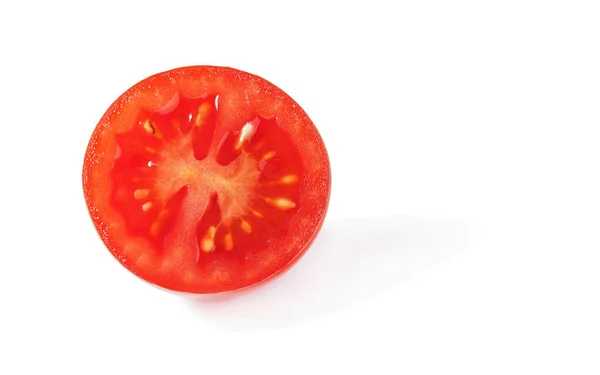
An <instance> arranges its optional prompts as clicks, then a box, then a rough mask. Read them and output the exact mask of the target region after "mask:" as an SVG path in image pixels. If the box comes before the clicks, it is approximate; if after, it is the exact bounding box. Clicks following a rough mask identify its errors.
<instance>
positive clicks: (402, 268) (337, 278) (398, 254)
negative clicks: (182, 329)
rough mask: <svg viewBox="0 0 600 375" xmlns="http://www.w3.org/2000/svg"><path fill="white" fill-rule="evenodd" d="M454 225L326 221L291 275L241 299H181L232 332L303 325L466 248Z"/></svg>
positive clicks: (461, 227) (461, 230)
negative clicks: (232, 330) (189, 302)
mask: <svg viewBox="0 0 600 375" xmlns="http://www.w3.org/2000/svg"><path fill="white" fill-rule="evenodd" d="M466 240H467V226H466V225H465V223H463V222H459V221H452V220H426V219H419V218H413V217H369V218H357V219H346V220H329V221H326V222H325V225H324V226H323V229H322V230H321V233H320V235H319V237H318V238H317V240H316V241H315V242H314V244H313V245H312V247H311V249H309V250H308V252H307V253H306V255H304V257H303V258H302V259H301V260H300V261H299V262H298V263H297V264H296V265H295V266H293V267H292V268H291V269H290V270H289V271H287V272H285V273H284V274H282V275H280V276H278V277H275V278H273V279H272V280H270V281H268V282H265V283H263V284H260V285H258V286H255V287H252V288H248V289H246V290H243V291H239V292H232V293H225V294H217V295H202V296H186V297H184V298H186V299H189V300H190V301H191V304H192V306H193V308H194V309H195V310H196V311H197V313H198V314H199V315H200V316H201V317H203V318H204V319H207V320H211V321H213V322H215V323H216V324H217V325H219V326H223V327H224V328H229V329H234V330H244V331H246V330H251V331H255V330H265V329H272V328H281V327H285V326H288V325H290V324H295V323H301V322H305V321H308V320H311V319H314V318H316V317H319V316H323V315H326V314H329V313H332V312H334V311H337V310H340V309H343V308H345V307H348V306H351V305H353V304H355V303H359V302H360V301H364V300H365V299H367V298H370V297H372V296H373V295H375V294H376V293H379V292H381V291H382V290H384V289H386V288H388V287H390V286H392V285H395V284H398V283H402V282H404V281H407V280H409V279H410V278H412V277H414V276H418V275H419V274H422V273H423V272H425V271H426V270H427V269H428V268H430V267H431V266H434V265H435V264H439V263H443V262H444V261H445V260H446V259H448V258H449V257H451V256H453V255H454V254H456V253H457V252H459V251H461V250H462V249H464V248H465V246H466Z"/></svg>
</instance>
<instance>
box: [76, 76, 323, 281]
mask: <svg viewBox="0 0 600 375" xmlns="http://www.w3.org/2000/svg"><path fill="white" fill-rule="evenodd" d="M330 186H331V172H330V165H329V158H328V156H327V151H326V149H325V145H324V144H323V141H322V139H321V136H320V135H319V133H318V131H317V129H316V128H315V126H314V124H313V123H312V121H311V120H310V119H309V117H308V116H307V114H306V113H305V112H304V111H303V110H302V108H301V107H300V106H299V105H298V104H297V103H296V102H295V101H294V100H293V99H292V98H291V97H290V96H288V95H287V94H286V93H284V92H283V91H282V90H281V89H279V88H278V87H276V86H275V85H273V84H272V83H270V82H268V81H266V80H264V79H263V78H260V77H258V76H256V75H253V74H249V73H246V72H242V71H239V70H236V69H232V68H225V67H215V66H191V67H184V68H178V69H174V70H170V71H167V72H163V73H159V74H156V75H154V76H151V77H149V78H146V79H144V80H143V81H141V82H139V83H137V84H136V85H134V86H133V87H131V88H130V89H129V90H127V91H126V92H125V93H124V94H123V95H121V96H120V97H119V98H118V99H117V100H116V101H115V102H114V103H113V104H112V105H111V106H110V108H109V109H108V110H107V111H106V113H105V114H104V116H103V117H102V118H101V120H100V122H99V123H98V125H97V126H96V128H95V130H94V132H93V134H92V137H91V139H90V142H89V144H88V147H87V151H86V154H85V160H84V166H83V190H84V196H85V200H86V203H87V205H88V209H89V212H90V215H91V217H92V220H93V222H94V225H95V226H96V229H97V231H98V233H99V234H100V236H101V238H102V240H103V241H104V243H105V244H106V246H107V247H108V249H109V250H110V251H111V253H112V254H113V255H114V256H115V257H116V258H117V259H118V260H119V261H120V262H121V263H122V264H123V265H124V266H125V267H126V268H128V269H129V270H130V271H132V272H133V273H134V274H136V275H137V276H139V277H141V278H142V279H144V280H146V281H148V282H150V283H153V284H155V285H158V286H161V287H164V288H168V289H171V290H176V291H183V292H192V293H216V292H223V291H230V290H236V289H240V288H244V287H247V286H250V285H253V284H256V283H259V282H261V281H263V280H265V279H267V278H269V277H271V276H273V275H275V274H277V273H279V272H281V271H282V270H284V269H286V268H288V267H289V266H290V265H291V264H293V262H294V261H295V260H297V259H298V258H299V257H300V256H301V255H302V254H304V252H305V251H306V250H307V249H308V247H309V246H310V245H311V243H312V242H313V240H314V239H315V236H316V235H317V234H318V232H319V230H320V228H321V226H322V223H323V220H324V218H325V214H326V211H327V206H328V203H329V194H330Z"/></svg>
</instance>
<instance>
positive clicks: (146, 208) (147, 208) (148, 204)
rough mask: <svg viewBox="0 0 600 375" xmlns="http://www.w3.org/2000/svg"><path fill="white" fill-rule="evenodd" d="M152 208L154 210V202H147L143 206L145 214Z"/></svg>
mask: <svg viewBox="0 0 600 375" xmlns="http://www.w3.org/2000/svg"><path fill="white" fill-rule="evenodd" d="M151 208H152V202H146V203H144V204H143V205H142V210H144V212H148V211H150V209H151Z"/></svg>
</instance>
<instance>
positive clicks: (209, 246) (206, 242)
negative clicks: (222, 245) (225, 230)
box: [200, 226, 217, 253]
mask: <svg viewBox="0 0 600 375" xmlns="http://www.w3.org/2000/svg"><path fill="white" fill-rule="evenodd" d="M216 233H217V227H215V226H212V227H210V228H208V230H207V231H206V234H204V236H203V237H202V239H201V240H200V250H202V251H204V252H205V253H210V252H212V251H215V234H216Z"/></svg>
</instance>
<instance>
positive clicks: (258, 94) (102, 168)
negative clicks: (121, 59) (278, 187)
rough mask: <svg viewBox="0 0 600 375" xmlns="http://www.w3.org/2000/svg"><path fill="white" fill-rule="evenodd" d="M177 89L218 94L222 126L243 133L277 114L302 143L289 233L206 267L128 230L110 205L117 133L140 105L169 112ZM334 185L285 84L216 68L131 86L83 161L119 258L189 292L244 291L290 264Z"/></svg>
mask: <svg viewBox="0 0 600 375" xmlns="http://www.w3.org/2000/svg"><path fill="white" fill-rule="evenodd" d="M178 95H180V96H183V97H186V98H196V97H201V96H206V95H219V96H220V98H219V111H221V113H222V114H221V116H222V118H223V119H225V120H223V121H221V122H220V125H219V126H220V127H221V128H222V129H223V131H226V130H230V131H238V130H239V125H240V124H243V123H245V122H247V121H249V119H250V118H251V117H252V116H255V115H257V114H258V115H261V116H263V117H265V118H276V119H277V124H278V126H279V127H280V128H281V130H282V131H285V132H286V133H287V134H289V135H290V137H291V139H292V140H294V142H296V146H297V147H298V150H299V152H300V155H301V157H302V168H303V171H304V174H303V178H302V179H301V181H299V182H298V183H299V184H300V185H299V186H300V190H301V191H302V192H303V196H302V197H303V198H302V200H301V201H299V202H297V203H298V204H297V207H296V213H294V214H293V215H291V217H290V219H289V229H288V230H287V232H286V234H285V235H282V236H281V237H278V238H275V239H274V240H273V241H271V242H269V241H268V244H267V245H265V247H264V249H256V250H255V251H254V252H250V253H248V254H247V255H245V257H242V256H241V255H239V254H238V255H234V253H233V252H232V255H227V254H219V255H214V256H213V258H214V259H210V260H207V261H206V262H205V263H202V264H200V263H199V264H200V265H199V264H194V262H193V261H191V260H190V259H191V258H190V257H189V256H188V255H189V254H188V255H181V257H180V258H178V256H168V257H162V256H161V255H157V254H158V252H157V251H156V249H154V248H153V245H152V243H151V242H149V241H147V240H146V239H144V238H142V237H135V236H132V235H131V234H130V233H128V232H127V230H126V229H125V228H126V227H127V225H126V222H125V221H124V218H123V216H122V215H120V214H119V212H118V210H116V209H115V208H114V207H112V206H111V203H110V202H111V197H110V191H111V190H112V188H111V183H112V182H111V181H110V178H108V177H109V176H110V171H111V170H112V168H113V166H114V164H115V163H114V160H115V159H116V158H117V157H118V156H119V154H120V152H121V151H120V148H119V147H117V142H116V138H117V134H123V133H124V132H127V131H128V130H130V129H131V128H132V126H133V125H132V124H134V123H135V119H136V116H137V115H138V114H139V112H140V111H150V112H161V111H162V112H168V111H169V110H170V106H172V104H173V102H174V99H173V98H176V97H177V96H178ZM203 156H204V155H203ZM330 187H331V170H330V164H329V158H328V155H327V151H326V149H325V146H324V144H323V141H322V139H321V137H320V135H319V133H318V131H317V129H316V128H315V126H314V124H313V123H312V121H311V120H310V119H309V117H308V115H307V114H306V113H305V112H304V111H303V110H302V108H301V107H300V106H299V105H298V104H297V103H296V102H295V101H294V100H293V99H292V98H290V97H289V96H288V95H287V94H285V93H284V92H283V91H282V90H281V89H279V88H278V87H276V86H275V85H273V84H271V83H270V82H268V81H266V80H264V79H262V78H260V77H258V76H255V75H252V74H249V73H246V72H242V71H239V70H236V69H232V68H224V67H215V66H190V67H183V68H178V69H174V70H170V71H167V72H163V73H159V74H156V75H153V76H151V77H149V78H147V79H144V80H142V81H140V82H139V83H137V84H136V85H134V86H133V87H131V88H130V89H129V90H127V91H126V92H125V93H124V94H123V95H121V96H120V97H119V98H118V99H117V100H116V101H115V102H114V103H113V104H112V105H111V106H110V107H109V109H108V110H107V111H106V112H105V114H104V116H103V117H102V118H101V119H100V121H99V123H98V125H97V126H96V128H95V130H94V132H93V134H92V137H91V139H90V142H89V144H88V147H87V150H86V154H85V159H84V167H83V191H84V196H85V200H86V203H87V206H88V209H89V213H90V216H91V218H92V221H93V223H94V225H95V227H96V229H97V231H98V233H99V235H100V237H101V239H102V241H103V242H104V244H105V245H106V247H107V248H108V249H109V250H110V252H111V253H112V254H113V256H114V257H115V258H116V259H118V260H119V262H120V263H121V264H123V265H124V266H125V267H126V268H127V269H129V270H130V271H131V272H132V273H134V274H135V275H137V276H139V277H141V278H142V279H144V280H146V281H148V282H150V283H152V284H155V285H158V286H160V287H164V288H167V289H171V290H175V291H182V292H190V293H217V292H224V291H231V290H238V289H241V288H246V287H249V286H251V285H255V284H257V283H260V282H262V281H264V280H266V279H268V278H271V277H273V276H275V275H277V274H279V273H281V272H282V271H284V270H286V269H289V267H290V266H291V265H292V264H294V263H295V262H296V261H297V260H298V259H300V257H301V256H302V255H303V254H304V253H305V252H306V251H307V250H308V248H309V247H310V245H311V244H312V243H313V241H314V240H315V238H316V235H317V234H318V233H319V231H320V229H321V227H322V225H323V221H324V219H325V215H326V212H327V208H328V204H329V197H330V191H331V188H330ZM181 220H183V219H181ZM234 252H235V250H234ZM186 254H187V253H186ZM211 256H212V255H211ZM208 257H209V256H207V258H208ZM203 261H204V258H203Z"/></svg>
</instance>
